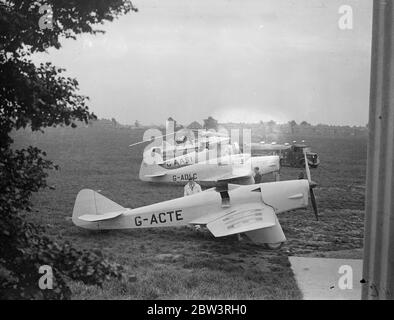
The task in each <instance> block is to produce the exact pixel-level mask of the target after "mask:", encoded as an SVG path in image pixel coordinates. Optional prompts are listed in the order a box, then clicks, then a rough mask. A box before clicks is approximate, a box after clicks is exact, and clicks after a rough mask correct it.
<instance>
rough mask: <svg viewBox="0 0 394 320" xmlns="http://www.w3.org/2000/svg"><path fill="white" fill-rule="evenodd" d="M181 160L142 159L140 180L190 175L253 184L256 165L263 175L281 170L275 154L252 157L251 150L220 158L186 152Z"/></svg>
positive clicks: (182, 178)
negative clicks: (197, 156) (198, 157)
mask: <svg viewBox="0 0 394 320" xmlns="http://www.w3.org/2000/svg"><path fill="white" fill-rule="evenodd" d="M181 158H182V159H183V161H184V162H183V163H182V162H180V160H179V159H178V161H179V162H174V161H173V160H171V162H168V161H167V162H163V163H160V162H159V163H155V162H153V163H147V162H146V161H145V160H143V161H142V163H141V167H140V172H139V177H140V180H142V181H149V182H164V183H185V182H187V181H188V180H190V179H193V180H194V181H198V182H200V183H202V184H204V185H216V184H217V183H223V182H227V183H235V184H253V183H254V179H253V175H254V168H259V172H260V174H262V175H265V174H268V173H277V172H279V170H280V163H279V157H278V156H262V157H251V155H250V154H243V153H241V154H228V155H226V156H222V157H220V158H213V159H208V160H203V161H196V162H195V161H192V160H195V159H192V158H190V162H188V160H187V159H189V155H185V156H182V157H181Z"/></svg>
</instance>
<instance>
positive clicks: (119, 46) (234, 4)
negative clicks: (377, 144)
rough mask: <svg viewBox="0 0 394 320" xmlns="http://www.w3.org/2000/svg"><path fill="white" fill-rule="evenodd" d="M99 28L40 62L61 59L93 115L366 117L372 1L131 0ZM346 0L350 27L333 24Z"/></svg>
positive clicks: (337, 120) (127, 119) (340, 120)
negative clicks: (131, 7)
mask: <svg viewBox="0 0 394 320" xmlns="http://www.w3.org/2000/svg"><path fill="white" fill-rule="evenodd" d="M133 3H134V4H135V5H136V6H137V7H138V8H139V12H138V13H129V14H128V15H127V16H124V17H122V18H120V19H119V20H115V21H114V22H112V23H107V24H106V25H104V27H102V26H101V27H102V28H103V29H104V30H106V34H105V35H97V36H90V35H83V36H80V37H79V38H78V40H76V41H73V40H69V41H64V42H63V47H62V48H61V49H60V50H52V49H51V50H50V51H49V55H47V54H45V55H40V56H38V57H37V61H41V60H50V61H53V62H54V63H55V64H56V65H58V66H62V67H65V68H66V69H67V70H68V73H69V75H71V76H74V77H76V78H77V79H78V81H79V83H80V88H81V93H82V94H85V95H88V96H89V97H90V98H91V100H90V108H91V110H92V111H93V112H95V113H96V114H97V115H98V116H99V117H100V118H101V117H104V118H112V117H114V118H116V119H117V120H118V121H119V122H121V123H125V124H126V123H133V122H134V121H135V120H137V119H138V120H139V121H141V122H142V123H144V124H152V123H157V124H163V123H164V121H165V120H166V119H167V118H168V117H169V116H172V117H173V118H175V119H176V120H178V121H179V122H180V123H184V124H188V123H189V122H191V121H193V120H199V121H201V120H202V119H203V118H206V117H208V116H209V115H212V116H214V117H215V118H217V119H219V121H221V122H224V121H234V122H258V121H260V120H263V121H269V120H271V119H273V120H275V121H279V122H287V121H289V120H292V119H294V120H296V121H297V122H300V121H302V120H306V121H308V122H311V123H313V124H317V123H327V124H350V125H365V124H366V123H367V122H368V120H367V116H368V99H369V74H370V43H371V20H372V18H371V16H372V1H371V0H359V1H355V0H346V1H345V0H342V1H338V0H292V1H291V0H134V1H133ZM341 5H351V7H352V8H353V14H354V21H353V23H354V26H353V30H341V29H340V28H339V26H338V20H339V18H340V16H341V15H340V14H339V13H338V9H339V7H340V6H341Z"/></svg>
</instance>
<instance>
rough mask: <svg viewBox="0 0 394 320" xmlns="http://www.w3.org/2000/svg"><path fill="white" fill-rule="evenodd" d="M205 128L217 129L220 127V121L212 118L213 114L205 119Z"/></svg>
mask: <svg viewBox="0 0 394 320" xmlns="http://www.w3.org/2000/svg"><path fill="white" fill-rule="evenodd" d="M204 129H205V130H211V129H213V130H217V129H218V121H217V120H215V119H214V118H212V117H211V116H209V117H208V119H204Z"/></svg>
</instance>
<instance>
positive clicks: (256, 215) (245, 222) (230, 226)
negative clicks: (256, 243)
mask: <svg viewBox="0 0 394 320" xmlns="http://www.w3.org/2000/svg"><path fill="white" fill-rule="evenodd" d="M191 223H192V224H206V226H207V228H208V230H209V231H210V232H211V233H212V234H213V235H214V236H215V237H223V236H228V235H232V234H237V233H242V232H248V231H253V230H257V229H263V228H269V227H273V226H275V225H276V223H277V219H276V214H275V211H274V209H273V208H272V207H270V206H268V205H265V204H263V203H245V204H240V205H234V206H232V207H231V208H229V209H228V210H227V211H223V212H218V213H214V214H210V215H208V216H203V217H201V218H198V219H196V220H193V221H191Z"/></svg>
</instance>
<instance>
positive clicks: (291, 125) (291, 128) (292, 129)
mask: <svg viewBox="0 0 394 320" xmlns="http://www.w3.org/2000/svg"><path fill="white" fill-rule="evenodd" d="M289 126H290V130H291V134H294V128H295V127H296V126H297V122H295V120H291V121H289Z"/></svg>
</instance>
